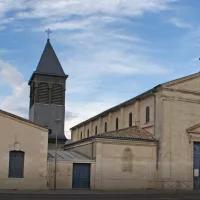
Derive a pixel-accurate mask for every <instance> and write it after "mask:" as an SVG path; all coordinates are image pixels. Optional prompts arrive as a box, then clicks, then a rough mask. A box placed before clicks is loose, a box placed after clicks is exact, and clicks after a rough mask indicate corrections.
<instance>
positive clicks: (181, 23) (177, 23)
mask: <svg viewBox="0 0 200 200" xmlns="http://www.w3.org/2000/svg"><path fill="white" fill-rule="evenodd" d="M169 22H170V23H171V24H173V25H174V26H177V27H179V28H192V26H191V25H190V24H188V23H186V22H184V21H182V20H181V19H179V18H175V17H174V18H171V19H170V20H169Z"/></svg>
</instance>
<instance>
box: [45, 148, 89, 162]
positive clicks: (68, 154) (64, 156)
mask: <svg viewBox="0 0 200 200" xmlns="http://www.w3.org/2000/svg"><path fill="white" fill-rule="evenodd" d="M54 159H55V150H49V152H48V160H54ZM57 160H58V161H73V160H80V161H91V160H90V159H89V158H87V157H85V156H83V155H81V154H79V153H77V152H74V151H61V150H58V151H57Z"/></svg>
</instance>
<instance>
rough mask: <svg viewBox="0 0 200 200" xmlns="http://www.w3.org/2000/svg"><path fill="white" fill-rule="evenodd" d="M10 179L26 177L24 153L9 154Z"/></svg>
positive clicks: (12, 152)
mask: <svg viewBox="0 0 200 200" xmlns="http://www.w3.org/2000/svg"><path fill="white" fill-rule="evenodd" d="M8 177H9V178H23V177H24V152H23V151H10V152H9V172H8Z"/></svg>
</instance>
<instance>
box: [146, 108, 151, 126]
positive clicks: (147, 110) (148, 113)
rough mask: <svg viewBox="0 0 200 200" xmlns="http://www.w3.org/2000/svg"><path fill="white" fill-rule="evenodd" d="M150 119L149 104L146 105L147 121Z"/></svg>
mask: <svg viewBox="0 0 200 200" xmlns="http://www.w3.org/2000/svg"><path fill="white" fill-rule="evenodd" d="M149 121H150V108H149V106H147V107H146V123H149Z"/></svg>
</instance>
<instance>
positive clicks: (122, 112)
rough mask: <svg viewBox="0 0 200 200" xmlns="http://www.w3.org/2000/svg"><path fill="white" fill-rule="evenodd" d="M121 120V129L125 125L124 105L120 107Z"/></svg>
mask: <svg viewBox="0 0 200 200" xmlns="http://www.w3.org/2000/svg"><path fill="white" fill-rule="evenodd" d="M119 120H120V122H119V129H122V128H124V127H125V125H124V122H125V121H124V107H121V109H120V118H119Z"/></svg>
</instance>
